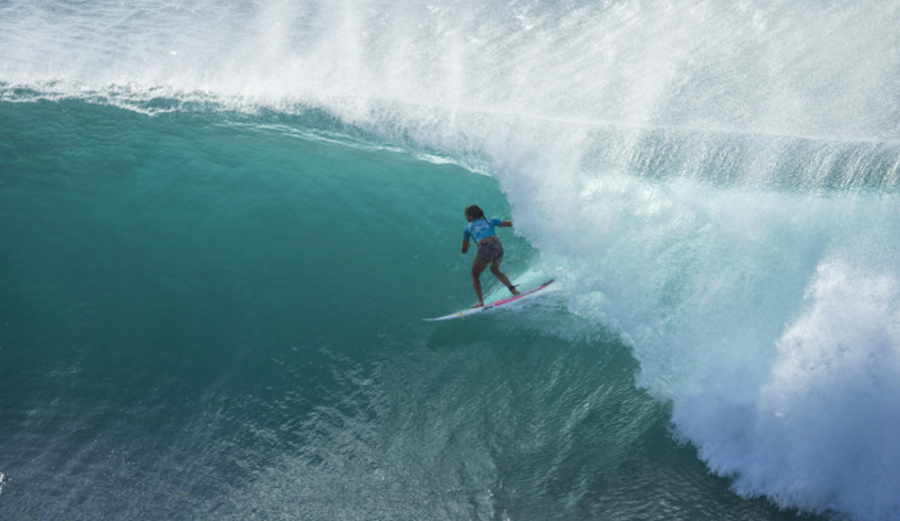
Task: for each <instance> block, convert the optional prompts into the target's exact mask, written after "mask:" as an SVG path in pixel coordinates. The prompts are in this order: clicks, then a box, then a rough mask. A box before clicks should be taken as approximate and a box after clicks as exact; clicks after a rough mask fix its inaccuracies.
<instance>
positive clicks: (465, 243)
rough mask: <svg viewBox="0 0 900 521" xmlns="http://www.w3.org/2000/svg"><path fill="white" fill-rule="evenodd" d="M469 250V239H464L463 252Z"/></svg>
mask: <svg viewBox="0 0 900 521" xmlns="http://www.w3.org/2000/svg"><path fill="white" fill-rule="evenodd" d="M468 251H469V241H463V253H467V252H468Z"/></svg>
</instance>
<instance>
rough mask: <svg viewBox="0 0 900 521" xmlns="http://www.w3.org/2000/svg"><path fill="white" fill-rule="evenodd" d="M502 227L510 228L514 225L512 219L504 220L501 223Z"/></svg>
mask: <svg viewBox="0 0 900 521" xmlns="http://www.w3.org/2000/svg"><path fill="white" fill-rule="evenodd" d="M500 227H501V228H510V227H512V221H502V222H501V223H500Z"/></svg>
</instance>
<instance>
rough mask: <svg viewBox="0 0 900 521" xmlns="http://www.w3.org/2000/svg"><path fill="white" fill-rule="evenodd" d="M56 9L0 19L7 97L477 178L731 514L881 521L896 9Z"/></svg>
mask: <svg viewBox="0 0 900 521" xmlns="http://www.w3.org/2000/svg"><path fill="white" fill-rule="evenodd" d="M62 5H63V6H57V7H53V6H51V5H49V4H42V3H32V2H26V1H24V0H23V1H15V2H7V3H4V4H3V5H2V6H0V47H2V48H3V49H4V51H5V52H4V53H3V54H2V55H0V82H3V83H4V84H5V85H4V86H3V89H0V90H2V93H3V94H2V96H3V98H2V99H4V100H20V99H30V98H29V96H31V98H33V99H37V98H41V97H43V98H48V99H60V98H63V97H81V98H85V99H89V100H93V101H96V102H104V103H113V104H119V105H121V106H125V107H129V108H133V109H136V110H145V111H147V112H148V113H157V112H158V111H160V110H162V111H165V110H169V109H174V110H180V109H181V106H179V105H178V103H182V102H183V103H200V104H202V103H211V104H213V105H215V107H216V108H225V109H229V110H242V111H254V110H258V109H259V108H261V107H265V108H268V109H271V110H281V111H285V112H292V113H296V112H300V111H303V110H306V109H308V108H319V109H322V110H325V111H327V112H329V113H330V114H332V115H334V116H336V117H338V118H341V119H343V120H344V121H346V122H348V123H351V124H355V125H358V126H359V127H361V128H363V129H365V130H366V131H368V132H370V133H371V134H372V135H373V136H375V137H376V138H377V139H376V141H377V142H379V143H383V144H387V143H395V144H396V145H398V146H400V147H404V149H413V150H422V151H424V152H422V154H424V155H423V157H426V158H432V160H433V158H440V160H441V161H443V160H445V159H444V158H446V160H451V161H454V162H457V163H459V164H461V165H464V166H468V167H470V168H472V169H476V170H479V171H489V172H491V173H492V175H495V176H496V177H497V178H498V179H499V181H500V182H501V185H502V187H503V189H504V190H505V191H506V193H507V195H508V197H509V200H510V202H511V203H512V205H513V207H514V212H515V214H514V218H515V220H516V230H517V232H518V233H523V234H524V235H526V236H527V237H528V238H529V239H530V240H532V242H533V243H534V244H535V245H536V246H537V247H539V248H540V249H541V250H542V252H543V253H544V259H545V262H544V264H545V266H543V268H544V269H545V270H547V271H551V272H554V273H555V274H556V275H557V276H558V278H560V279H562V282H565V283H566V287H567V288H571V297H570V298H569V304H568V305H569V308H570V309H571V311H572V314H573V316H577V317H580V318H581V319H582V320H584V321H587V322H590V324H591V327H594V325H595V324H596V323H597V322H602V323H605V324H607V325H610V326H612V327H613V328H615V329H616V330H617V331H619V332H620V333H621V334H622V335H623V336H625V337H626V338H628V339H629V340H630V342H631V344H632V345H633V350H634V354H635V356H636V358H637V359H638V360H639V362H640V364H641V373H640V374H639V375H638V377H637V381H638V383H639V384H640V385H642V386H645V387H646V388H648V389H649V390H651V391H652V392H653V393H654V394H655V395H656V396H658V397H660V398H661V399H665V400H670V401H671V402H672V404H673V420H674V423H675V431H676V433H677V435H679V436H681V437H683V439H685V440H687V441H689V442H691V443H693V444H695V445H696V446H697V447H698V449H699V451H700V454H701V456H702V457H703V458H704V460H705V461H706V462H707V463H708V464H709V466H710V468H712V469H713V470H714V471H715V472H717V473H719V474H722V475H728V476H732V477H733V478H734V480H735V481H734V484H735V489H736V490H737V491H738V492H739V493H741V494H743V495H745V496H757V495H766V496H768V497H769V498H771V499H773V500H775V501H777V502H778V503H779V504H781V505H783V506H797V507H801V508H803V509H806V510H810V511H824V510H827V509H832V510H836V511H840V512H843V513H846V514H849V515H850V516H852V517H855V518H857V519H862V520H881V519H900V505H898V499H897V495H896V494H895V492H894V491H896V490H897V489H898V486H900V477H898V472H900V470H898V469H900V449H898V442H897V441H896V440H897V438H896V436H892V433H893V432H896V428H897V427H898V424H900V420H898V412H897V411H898V410H900V407H898V405H900V404H898V399H897V396H900V394H898V392H897V391H898V389H897V388H896V387H897V384H896V382H897V381H898V378H897V376H898V374H897V373H898V372H900V368H898V350H900V336H898V335H900V333H898V331H897V324H898V323H900V322H898V318H900V317H898V308H897V302H898V291H900V290H898V286H897V285H898V280H900V268H898V266H900V246H897V241H896V237H898V236H900V217H898V215H900V214H898V207H900V204H898V196H897V187H898V186H900V153H898V150H897V149H896V142H897V141H898V140H900V124H898V121H900V97H898V96H900V95H898V91H897V89H896V85H897V84H898V81H900V70H898V69H897V67H896V63H897V60H896V58H897V55H898V51H897V49H898V48H900V39H898V36H897V32H896V27H898V26H900V4H896V3H895V4H890V5H886V4H884V3H867V2H863V3H857V4H850V3H844V4H835V3H830V4H822V3H818V2H794V3H789V4H788V3H774V4H773V3H771V2H744V3H741V4H740V5H732V4H728V3H720V2H712V1H693V2H641V1H636V0H635V1H621V2H583V3H575V4H571V3H570V4H568V7H567V8H566V9H565V10H560V7H558V6H557V5H556V3H549V2H548V3H546V4H544V3H541V2H537V1H533V2H499V1H497V2H493V1H491V0H484V1H481V2H475V1H464V2H458V1H455V2H434V1H429V2H424V1H423V2H418V1H414V2H407V3H403V4H402V5H392V4H390V3H388V2H382V1H374V0H373V1H365V0H360V1H358V2H350V1H338V2H315V1H309V2H291V1H287V0H284V1H269V2H259V3H254V2H241V3H235V4H233V5H229V6H227V7H223V6H222V4H221V3H220V2H211V1H208V0H192V1H187V2H182V3H180V4H171V3H165V4H160V3H158V2H155V1H149V0H145V1H138V2H129V3H126V4H121V5H120V4H118V3H111V2H94V3H89V4H84V5H79V8H78V9H77V10H75V9H69V8H65V7H64V4H62ZM101 27H102V30H101V29H100V28H101ZM23 89H25V90H23ZM28 89H32V91H29V90H28ZM28 92H31V94H29V93H28ZM154 99H165V100H169V101H171V100H176V103H175V105H174V106H173V105H172V104H171V103H169V102H166V103H162V104H161V107H162V108H160V107H158V106H154V105H153V104H152V101H153V100H154ZM148 104H149V105H148Z"/></svg>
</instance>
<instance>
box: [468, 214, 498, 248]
mask: <svg viewBox="0 0 900 521" xmlns="http://www.w3.org/2000/svg"><path fill="white" fill-rule="evenodd" d="M502 224H503V221H501V220H500V219H481V218H478V219H475V220H474V221H472V222H470V223H469V224H467V225H466V229H465V230H464V231H463V242H468V241H469V237H471V238H472V239H473V240H474V241H475V244H476V245H477V244H478V243H479V242H481V241H482V240H483V239H487V238H488V237H496V236H497V234H496V233H494V226H501V225H502Z"/></svg>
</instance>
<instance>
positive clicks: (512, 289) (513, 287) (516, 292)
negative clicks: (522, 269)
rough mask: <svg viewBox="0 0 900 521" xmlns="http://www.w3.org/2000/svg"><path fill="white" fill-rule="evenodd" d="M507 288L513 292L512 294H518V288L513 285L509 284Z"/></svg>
mask: <svg viewBox="0 0 900 521" xmlns="http://www.w3.org/2000/svg"><path fill="white" fill-rule="evenodd" d="M509 290H510V291H512V294H513V295H518V294H519V290H517V289H516V287H515V286H510V287H509Z"/></svg>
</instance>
